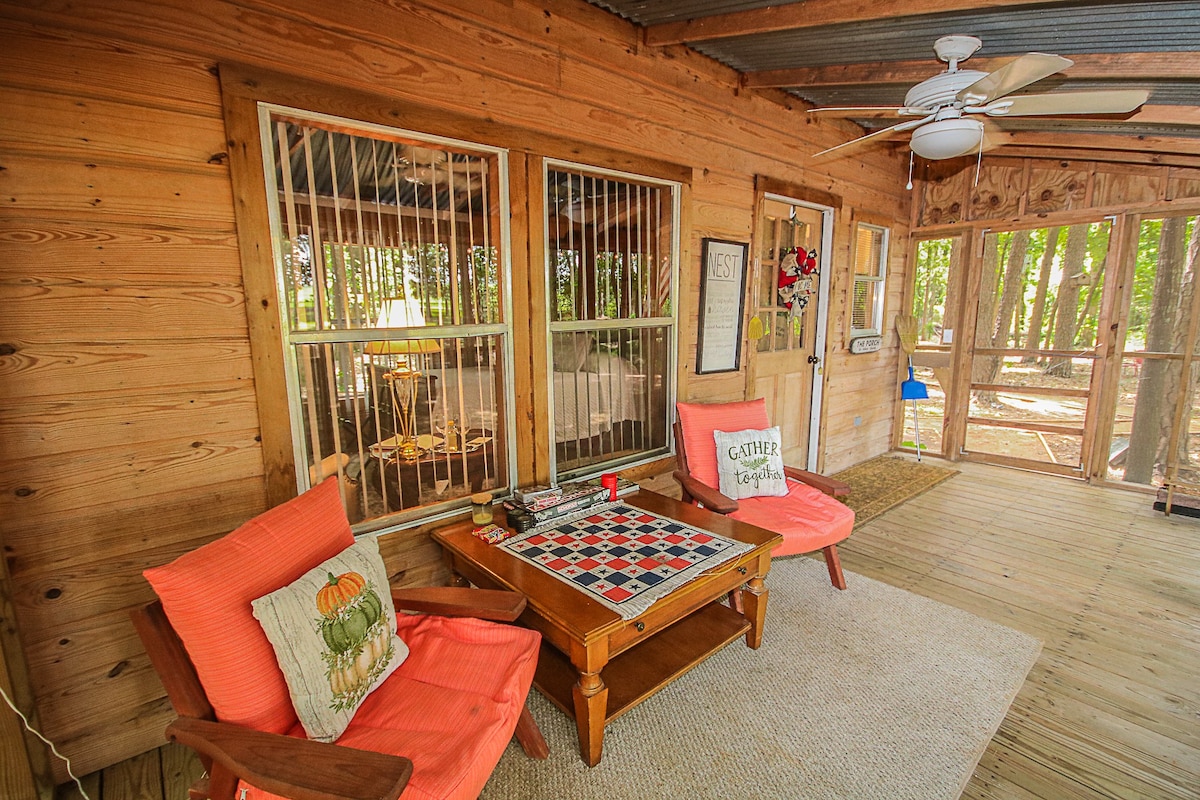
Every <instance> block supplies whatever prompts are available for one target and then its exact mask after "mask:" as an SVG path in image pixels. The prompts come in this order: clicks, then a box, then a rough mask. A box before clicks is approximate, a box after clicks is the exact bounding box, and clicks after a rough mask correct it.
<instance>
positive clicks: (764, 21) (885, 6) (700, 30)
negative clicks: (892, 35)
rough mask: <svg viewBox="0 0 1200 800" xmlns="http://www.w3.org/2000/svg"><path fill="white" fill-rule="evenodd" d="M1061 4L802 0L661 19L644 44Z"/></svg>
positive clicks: (1010, 0)
mask: <svg viewBox="0 0 1200 800" xmlns="http://www.w3.org/2000/svg"><path fill="white" fill-rule="evenodd" d="M1053 5H1064V3H1063V1H1062V0H1052V1H1050V2H1045V1H1044V2H1030V0H961V1H960V2H955V0H910V1H909V2H905V3H904V11H903V13H902V14H897V13H896V4H895V3H881V2H875V3H864V2H862V0H805V2H802V3H790V4H787V5H781V6H768V7H766V8H756V9H750V10H748V11H733V12H730V13H728V14H714V15H712V16H708V17H699V18H697V19H689V20H683V21H681V22H664V23H660V24H658V25H650V26H648V27H647V28H646V33H645V41H646V44H648V45H651V46H655V47H661V46H664V45H668V44H684V43H686V42H698V41H706V40H711V39H725V38H728V37H730V36H746V35H752V34H758V33H771V32H773V31H785V30H801V29H804V28H815V27H817V26H819V25H839V24H842V23H846V22H866V21H868V20H877V19H889V18H892V17H896V16H905V17H907V16H916V15H918V14H944V13H957V12H962V11H972V10H984V9H991V8H1007V7H1010V6H1025V7H1027V8H1028V7H1030V6H1053Z"/></svg>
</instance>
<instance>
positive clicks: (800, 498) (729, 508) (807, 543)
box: [673, 399, 854, 589]
mask: <svg viewBox="0 0 1200 800" xmlns="http://www.w3.org/2000/svg"><path fill="white" fill-rule="evenodd" d="M675 408H676V411H677V417H676V420H675V458H676V469H675V472H674V473H673V474H674V477H675V480H676V481H678V482H679V485H680V487H681V489H682V496H683V501H684V502H685V503H697V504H701V505H703V506H704V507H705V508H707V509H708V510H709V511H715V512H717V513H718V514H727V515H729V516H730V517H733V518H734V519H738V520H741V521H742V522H748V523H750V524H751V525H757V526H758V527H760V528H766V529H767V530H770V531H775V532H776V533H779V534H781V535H782V536H783V545H781V546H780V547H779V548H777V549H776V550H775V551H773V553H772V555H774V556H786V555H793V554H796V553H811V552H815V551H817V550H820V551H822V552H823V553H824V555H825V565H826V567H828V569H829V579H830V581H832V582H833V585H834V586H836V587H837V588H839V589H845V588H846V577H845V575H843V574H842V564H841V561H840V560H839V559H838V552H837V544H838V542H840V541H842V540H844V539H845V538H846V537H847V536H849V535H850V532H851V530H853V528H854V511H853V510H852V509H850V508H849V507H847V506H846V505H845V504H844V503H842V502H840V501H839V500H837V499H836V498H838V497H844V496H845V495H847V494H849V492H850V487H849V485H848V484H846V483H844V482H842V481H838V480H834V479H832V478H827V477H825V476H824V475H818V474H817V473H815V472H808V471H806V470H802V469H798V468H795V467H788V466H785V467H784V473H785V474H786V475H787V478H788V482H787V483H788V494H787V495H786V496H783V497H748V498H743V499H741V500H734V499H732V498H730V497H727V496H725V495H723V494H721V492H720V491H719V489H718V486H719V481H718V477H717V454H716V444H715V440H714V438H713V431H718V430H719V431H727V432H732V431H742V430H763V429H765V428H768V427H770V422H769V421H768V419H767V407H766V403H765V402H764V401H763V400H761V399H759V400H750V401H746V402H737V403H719V404H703V403H676V404H675Z"/></svg>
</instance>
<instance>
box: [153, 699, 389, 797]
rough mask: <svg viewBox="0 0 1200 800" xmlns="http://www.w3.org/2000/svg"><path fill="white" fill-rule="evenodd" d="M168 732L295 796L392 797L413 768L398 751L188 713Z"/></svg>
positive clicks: (240, 772) (250, 777) (172, 737)
mask: <svg viewBox="0 0 1200 800" xmlns="http://www.w3.org/2000/svg"><path fill="white" fill-rule="evenodd" d="M167 738H168V739H169V740H171V741H172V742H178V743H179V744H182V745H185V746H187V747H190V748H192V749H193V750H195V751H196V752H198V753H202V754H204V755H207V756H209V757H210V758H212V759H213V761H215V762H217V763H219V764H221V765H222V766H224V767H225V768H226V769H228V770H229V771H230V772H232V773H233V774H234V775H236V776H238V777H239V778H242V779H244V780H245V781H247V782H248V783H252V784H254V785H255V786H257V787H259V788H260V789H263V790H265V791H268V792H272V793H273V794H279V795H283V796H284V797H290V798H292V799H293V800H365V798H371V799H372V800H396V798H398V797H399V796H400V792H402V791H404V787H405V785H406V784H407V783H408V779H409V777H410V776H411V775H412V768H413V767H412V762H411V761H409V760H408V759H407V758H402V757H400V756H389V755H384V754H383V753H373V752H370V751H368V750H357V749H355V748H352V747H343V746H341V745H337V744H329V743H326V742H314V741H310V740H308V739H297V738H295V737H293V736H284V735H282V734H278V733H263V732H262V731H256V730H252V729H250V728H243V727H241V726H240V725H231V724H229V723H226V722H209V721H208V720H202V719H194V718H192V717H180V718H178V719H176V720H175V721H174V722H172V723H171V724H170V725H168V726H167Z"/></svg>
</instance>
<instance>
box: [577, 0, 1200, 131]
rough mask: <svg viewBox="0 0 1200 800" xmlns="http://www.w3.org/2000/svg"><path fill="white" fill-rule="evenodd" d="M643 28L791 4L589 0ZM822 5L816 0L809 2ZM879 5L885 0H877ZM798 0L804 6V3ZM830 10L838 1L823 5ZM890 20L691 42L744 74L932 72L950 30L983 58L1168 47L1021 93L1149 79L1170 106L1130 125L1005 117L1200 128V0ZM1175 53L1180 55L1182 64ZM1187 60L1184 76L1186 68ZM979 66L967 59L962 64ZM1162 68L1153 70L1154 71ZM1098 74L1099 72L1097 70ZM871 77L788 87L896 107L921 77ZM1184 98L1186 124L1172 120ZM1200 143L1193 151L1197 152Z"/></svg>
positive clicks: (1140, 84) (1070, 122) (971, 11)
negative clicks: (915, 66)
mask: <svg viewBox="0 0 1200 800" xmlns="http://www.w3.org/2000/svg"><path fill="white" fill-rule="evenodd" d="M591 2H593V4H594V5H598V6H601V7H603V8H606V9H608V10H610V11H612V12H614V13H616V14H619V15H620V16H622V17H625V18H626V19H628V20H630V21H631V22H633V23H635V24H638V25H641V26H646V27H650V26H654V25H659V24H665V23H680V22H686V21H689V20H695V19H699V18H703V17H710V16H713V15H719V14H730V13H735V12H742V11H748V10H752V9H761V8H766V7H774V8H779V7H783V6H785V5H792V4H787V3H780V2H777V1H776V2H771V1H770V0H766V1H753V0H752V1H748V2H735V1H733V0H603V2H602V1H601V0H591ZM810 2H816V0H810ZM876 2H880V0H876ZM797 5H803V3H799V4H797ZM822 5H823V6H825V8H826V9H827V8H829V4H825V3H822ZM888 5H890V6H894V7H898V8H897V10H896V11H895V12H893V16H890V17H889V18H886V19H877V20H867V21H862V22H848V23H842V24H830V25H821V26H818V27H811V28H803V29H799V30H783V31H769V32H762V33H755V34H752V35H741V36H730V37H727V38H712V39H706V40H696V41H691V40H689V41H687V42H686V44H687V46H689V47H691V48H693V49H695V50H697V51H698V52H700V53H703V54H705V55H708V56H710V57H711V58H713V59H715V60H717V61H719V62H721V63H722V64H725V65H726V66H729V67H731V68H733V69H735V70H737V71H738V72H741V73H743V74H746V75H748V76H749V75H753V74H754V73H759V72H765V71H775V70H788V69H799V68H820V67H831V66H838V65H852V64H878V63H880V62H927V63H928V65H929V70H928V75H929V76H932V75H935V74H937V73H938V72H940V71H942V70H943V69H944V68H945V65H944V64H942V63H941V62H939V61H938V60H937V57H936V56H935V55H934V52H933V43H934V41H935V40H936V39H937V38H938V37H940V36H944V35H947V34H969V35H971V36H977V37H979V38H980V39H982V40H983V45H982V47H981V48H980V49H979V51H978V52H977V53H976V54H975V58H976V62H978V60H979V59H983V58H991V57H1009V56H1017V55H1021V54H1024V53H1027V52H1031V51H1033V52H1044V53H1055V54H1058V55H1063V56H1066V57H1068V58H1070V57H1072V56H1081V55H1088V56H1091V55H1096V54H1118V53H1125V54H1129V53H1140V54H1159V55H1157V56H1156V63H1159V64H1165V65H1166V66H1165V67H1163V68H1162V74H1152V72H1151V73H1148V72H1146V71H1145V68H1143V69H1142V72H1141V74H1138V75H1136V76H1132V77H1131V76H1129V75H1127V74H1122V72H1121V69H1122V67H1121V66H1120V65H1113V67H1112V70H1113V71H1112V72H1111V74H1108V75H1104V74H1097V73H1098V72H1102V68H1098V67H1097V66H1096V62H1095V60H1094V59H1093V61H1092V63H1091V66H1090V68H1089V70H1088V73H1089V77H1087V78H1078V77H1073V76H1072V75H1071V70H1070V69H1069V68H1068V69H1067V70H1066V71H1065V72H1064V73H1061V74H1059V75H1056V76H1052V77H1050V78H1046V79H1043V80H1041V81H1039V82H1037V83H1035V84H1033V85H1031V86H1029V87H1027V88H1025V89H1023V90H1021V91H1020V92H1018V93H1038V94H1041V93H1046V92H1067V91H1088V90H1096V89H1107V88H1141V89H1148V90H1149V91H1150V92H1151V95H1150V99H1149V100H1148V101H1147V106H1159V107H1167V109H1166V111H1165V113H1163V112H1160V113H1158V114H1157V115H1156V117H1155V119H1154V121H1153V122H1150V123H1145V124H1143V123H1141V122H1139V121H1136V120H1134V121H1131V122H1129V123H1126V124H1125V125H1122V124H1120V123H1115V122H1112V121H1097V120H1096V119H1086V118H1082V117H1080V118H1061V119H1056V120H1053V121H1051V120H1048V119H1046V118H1041V117H1039V118H1031V117H1026V118H1023V119H1021V120H1020V124H1019V126H1018V125H1017V124H1016V123H1017V120H1015V119H1014V120H1004V121H1003V125H1004V127H1006V128H1009V129H1010V130H1045V131H1057V132H1062V131H1070V130H1078V131H1080V132H1084V131H1088V132H1095V131H1104V132H1106V133H1113V132H1119V133H1123V134H1127V135H1131V136H1146V135H1152V136H1167V137H1182V139H1183V140H1190V139H1194V138H1197V137H1200V126H1197V125H1195V124H1193V123H1194V121H1195V120H1196V119H1197V114H1200V66H1197V64H1198V63H1200V2H1198V1H1197V0H1163V1H1162V2H1096V1H1095V0H1076V1H1075V2H1056V3H1044V2H1043V3H1037V4H1030V5H1028V6H1012V7H1007V8H995V7H991V8H971V5H972V0H963V3H962V4H961V5H962V7H964V8H963V10H956V11H952V12H948V13H940V14H920V15H913V16H904V15H903V8H904V5H905V4H903V3H890V4H888ZM1175 53H1178V54H1179V61H1178V62H1175V61H1174V55H1173V54H1175ZM1179 65H1182V66H1183V67H1184V69H1183V73H1184V74H1183V75H1182V76H1181V75H1179V74H1174V75H1171V74H1168V73H1171V72H1175V73H1178V72H1179V70H1178V69H1176V67H1177V66H1179ZM973 66H974V65H973V64H972V63H971V61H969V60H968V61H967V62H965V64H964V67H965V68H967V69H970V68H972V67H973ZM1151 69H1153V68H1151ZM1092 75H1095V77H1091V76H1092ZM919 80H920V78H917V79H915V80H912V81H905V82H897V81H895V80H892V81H890V82H877V81H870V82H863V83H857V84H845V83H838V82H832V81H831V82H821V83H816V84H810V85H791V86H781V87H780V88H782V89H783V90H784V91H787V92H788V93H790V94H792V95H794V96H796V97H799V98H801V99H803V100H805V101H807V102H809V103H812V104H813V105H816V106H890V105H898V104H899V103H900V102H901V101H902V100H903V98H904V94H905V92H906V91H907V90H908V88H909V87H910V86H911V85H913V84H915V83H917V82H919ZM1170 107H1179V111H1178V118H1179V120H1180V121H1179V123H1178V124H1172V123H1173V120H1172V117H1173V115H1174V113H1175V112H1172V111H1170ZM894 122H895V119H894V118H893V119H891V120H878V119H876V120H860V123H861V124H863V125H864V126H866V127H872V126H874V127H878V126H882V125H888V124H892V123H894ZM1189 152H1192V151H1189Z"/></svg>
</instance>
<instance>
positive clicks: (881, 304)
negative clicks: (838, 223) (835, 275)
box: [847, 220, 892, 339]
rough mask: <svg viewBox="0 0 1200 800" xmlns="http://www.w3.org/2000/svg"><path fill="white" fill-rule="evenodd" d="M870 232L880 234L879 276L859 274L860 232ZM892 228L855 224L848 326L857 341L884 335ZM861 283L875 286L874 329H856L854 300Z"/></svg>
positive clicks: (877, 265)
mask: <svg viewBox="0 0 1200 800" xmlns="http://www.w3.org/2000/svg"><path fill="white" fill-rule="evenodd" d="M864 229H865V230H870V231H876V232H878V233H879V263H877V264H876V265H875V267H876V269H877V272H878V274H875V275H869V274H859V272H858V267H859V264H858V237H859V231H860V230H864ZM891 233H892V232H891V228H889V227H887V226H886V225H877V224H875V223H872V222H865V221H863V220H858V221H856V222H855V223H854V239H853V248H852V251H851V252H852V259H853V263H852V264H851V265H850V272H851V276H852V282H851V286H850V303H849V314H850V323H849V325H848V326H847V328H848V330H849V332H850V334H849V335H850V338H851V339H855V338H858V337H861V336H882V335H883V315H884V310H885V306H886V305H887V272H888V270H887V264H888V250H889V247H890V244H891ZM860 283H871V284H875V289H874V292H873V293H872V304H871V306H872V307H871V312H870V319H871V323H872V327H870V328H856V327H854V303H855V300H854V298H855V297H856V296H857V294H858V285H859V284H860Z"/></svg>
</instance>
